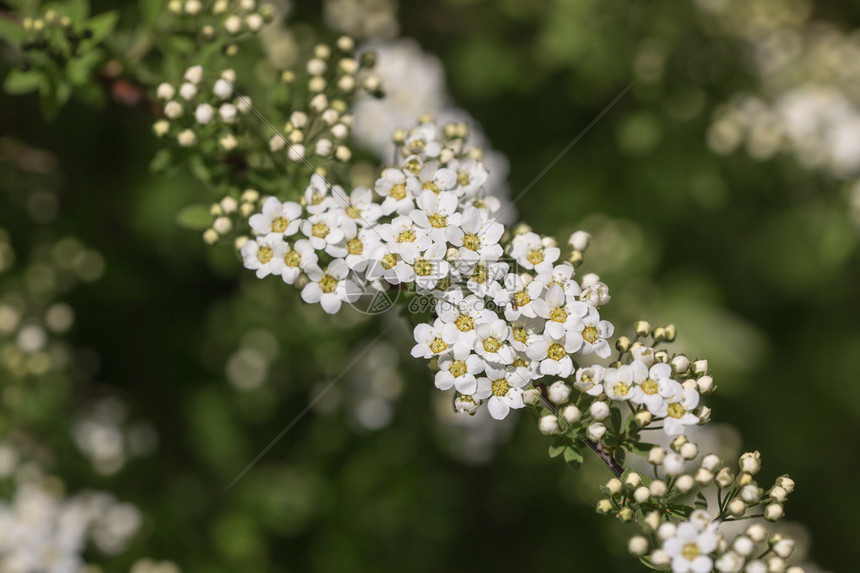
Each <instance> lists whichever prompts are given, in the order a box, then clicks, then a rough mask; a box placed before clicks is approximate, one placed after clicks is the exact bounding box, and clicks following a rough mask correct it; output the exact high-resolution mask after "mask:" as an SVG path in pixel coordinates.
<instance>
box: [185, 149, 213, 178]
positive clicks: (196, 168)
mask: <svg viewBox="0 0 860 573" xmlns="http://www.w3.org/2000/svg"><path fill="white" fill-rule="evenodd" d="M189 167H190V169H191V173H192V174H193V175H194V176H195V177H196V178H198V179H199V180H201V181H203V182H204V183H209V182H210V181H211V180H212V174H211V173H210V172H209V168H208V167H207V166H206V163H204V162H203V158H202V157H201V156H199V155H193V156H192V157H191V159H190V160H189Z"/></svg>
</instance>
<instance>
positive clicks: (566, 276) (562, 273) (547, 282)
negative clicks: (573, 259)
mask: <svg viewBox="0 0 860 573" xmlns="http://www.w3.org/2000/svg"><path fill="white" fill-rule="evenodd" d="M574 274H575V270H574V268H573V265H571V264H570V263H562V264H560V265H556V266H554V267H553V268H552V270H549V271H544V272H541V273H538V274H537V276H535V279H534V280H535V281H536V282H538V283H541V284H543V285H544V286H545V287H546V288H550V287H552V286H553V285H558V286H560V287H561V288H562V290H563V291H564V296H565V297H566V298H567V300H568V302H575V301H576V299H577V297H578V296H579V294H580V292H582V288H581V287H580V286H579V283H578V282H576V280H574V278H573V275H574Z"/></svg>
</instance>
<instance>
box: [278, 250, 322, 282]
mask: <svg viewBox="0 0 860 573" xmlns="http://www.w3.org/2000/svg"><path fill="white" fill-rule="evenodd" d="M275 256H276V257H280V259H281V260H282V261H283V268H282V269H281V278H282V279H283V280H284V282H285V283H287V284H288V285H291V284H293V283H295V282H296V279H297V278H299V275H300V274H301V272H302V271H303V270H307V269H309V268H311V267H314V266H316V265H317V261H318V258H317V253H316V251H314V248H313V247H312V246H311V244H310V243H309V242H308V241H306V240H305V239H299V240H298V241H296V243H295V244H294V245H293V246H292V248H290V245H289V243H282V244H281V245H277V246H276V247H275Z"/></svg>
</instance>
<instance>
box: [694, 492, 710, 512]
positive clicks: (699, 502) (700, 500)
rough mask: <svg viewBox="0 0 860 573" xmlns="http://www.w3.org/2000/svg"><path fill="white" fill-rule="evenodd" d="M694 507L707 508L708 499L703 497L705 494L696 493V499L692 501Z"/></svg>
mask: <svg viewBox="0 0 860 573" xmlns="http://www.w3.org/2000/svg"><path fill="white" fill-rule="evenodd" d="M693 506H694V507H695V508H696V509H708V500H707V499H705V494H703V493H702V492H699V493H697V494H696V501H694V502H693Z"/></svg>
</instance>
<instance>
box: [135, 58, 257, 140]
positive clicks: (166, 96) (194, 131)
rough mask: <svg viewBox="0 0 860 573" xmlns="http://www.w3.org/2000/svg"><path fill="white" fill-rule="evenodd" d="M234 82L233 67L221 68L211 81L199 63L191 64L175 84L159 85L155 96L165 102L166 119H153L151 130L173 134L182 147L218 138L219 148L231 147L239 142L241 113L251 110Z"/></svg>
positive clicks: (247, 98) (167, 134)
mask: <svg viewBox="0 0 860 573" xmlns="http://www.w3.org/2000/svg"><path fill="white" fill-rule="evenodd" d="M207 80H208V81H207ZM235 84H236V72H234V71H233V70H224V71H223V72H221V74H220V77H218V78H217V79H215V80H214V81H213V80H211V79H209V78H206V77H205V76H204V73H203V68H202V67H201V66H191V67H190V68H188V70H186V72H185V75H184V76H183V82H182V83H180V84H179V85H178V86H174V85H173V84H170V83H167V82H165V83H162V84H160V85H159V86H158V89H157V90H156V96H157V98H158V99H159V100H160V101H162V102H164V117H165V119H160V120H158V121H156V122H155V124H154V125H153V128H152V129H153V131H154V132H155V134H156V135H157V136H159V137H165V136H169V137H171V138H175V139H176V141H177V142H178V143H179V145H180V146H182V147H192V146H195V145H198V143H199V144H200V145H203V146H207V145H211V144H212V143H213V142H217V149H218V150H219V151H221V152H225V153H229V152H231V151H233V150H234V149H236V147H237V146H238V145H239V140H238V139H237V136H239V134H240V131H241V128H240V127H241V126H240V125H239V124H240V119H241V116H242V115H244V114H246V113H248V112H249V111H250V110H251V99H250V98H249V97H247V96H243V95H240V94H239V93H238V92H237V91H236V89H235V88H234V86H235ZM213 151H214V150H213Z"/></svg>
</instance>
